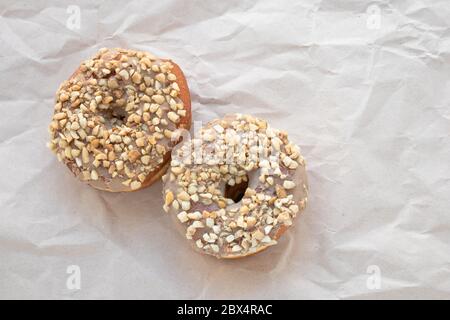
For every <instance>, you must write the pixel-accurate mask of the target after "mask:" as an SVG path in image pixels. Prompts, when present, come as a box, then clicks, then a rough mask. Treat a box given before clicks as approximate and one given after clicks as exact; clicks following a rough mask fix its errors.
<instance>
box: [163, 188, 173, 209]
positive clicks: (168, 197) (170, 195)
mask: <svg viewBox="0 0 450 320" xmlns="http://www.w3.org/2000/svg"><path fill="white" fill-rule="evenodd" d="M174 199H175V197H174V196H173V193H172V192H171V191H169V192H167V193H166V202H165V204H166V205H167V206H169V205H170V204H171V203H172V202H173V200H174Z"/></svg>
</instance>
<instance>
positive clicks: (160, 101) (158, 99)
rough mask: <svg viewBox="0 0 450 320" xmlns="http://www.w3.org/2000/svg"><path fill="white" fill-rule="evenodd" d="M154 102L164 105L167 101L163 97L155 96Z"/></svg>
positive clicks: (153, 97)
mask: <svg viewBox="0 0 450 320" xmlns="http://www.w3.org/2000/svg"><path fill="white" fill-rule="evenodd" d="M152 99H153V101H155V102H156V103H157V104H163V103H164V102H165V101H166V99H164V97H163V96H162V95H159V94H155V95H153V96H152Z"/></svg>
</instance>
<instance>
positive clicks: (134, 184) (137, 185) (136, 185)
mask: <svg viewBox="0 0 450 320" xmlns="http://www.w3.org/2000/svg"><path fill="white" fill-rule="evenodd" d="M141 186H142V183H141V182H140V181H133V182H131V184H130V187H131V190H137V189H139V188H140V187H141Z"/></svg>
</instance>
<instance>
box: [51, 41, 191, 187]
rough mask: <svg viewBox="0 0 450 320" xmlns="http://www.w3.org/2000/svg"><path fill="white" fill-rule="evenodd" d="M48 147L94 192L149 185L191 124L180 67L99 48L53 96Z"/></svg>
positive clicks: (130, 52)
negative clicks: (54, 100)
mask: <svg viewBox="0 0 450 320" xmlns="http://www.w3.org/2000/svg"><path fill="white" fill-rule="evenodd" d="M54 109H55V110H54V114H53V119H52V121H51V123H50V126H49V132H50V135H51V140H50V142H49V144H48V145H49V148H50V149H51V150H52V151H54V152H55V153H56V156H57V158H58V160H59V161H62V162H63V163H65V164H66V166H67V167H68V168H69V169H70V171H71V172H72V173H73V174H74V175H75V176H76V177H78V178H79V179H81V180H82V181H86V182H88V183H89V184H90V185H91V186H93V187H94V188H97V189H101V190H105V191H111V192H123V191H135V190H139V189H142V188H144V187H147V186H149V185H151V184H152V183H153V182H155V181H156V180H158V179H159V178H161V176H162V175H163V174H164V173H165V172H166V171H167V168H168V165H169V162H170V154H171V150H172V148H173V146H174V145H175V144H176V143H177V142H178V141H177V139H176V134H177V132H178V131H179V130H178V129H189V128H190V125H191V102H190V95H189V89H188V86H187V82H186V79H185V77H184V75H183V72H182V71H181V69H180V68H179V67H178V65H176V64H175V63H173V62H172V61H170V60H165V59H160V58H156V57H155V56H153V55H152V54H150V53H147V52H142V51H133V50H125V49H101V50H100V51H99V52H98V53H97V54H96V55H95V56H94V57H93V58H92V59H89V60H87V61H84V62H83V63H82V64H81V65H80V67H79V68H78V69H77V70H76V71H75V72H74V74H73V75H72V76H71V77H70V78H69V79H68V80H67V81H64V82H63V83H62V84H61V86H60V87H59V89H58V91H57V93H56V104H55V108H54Z"/></svg>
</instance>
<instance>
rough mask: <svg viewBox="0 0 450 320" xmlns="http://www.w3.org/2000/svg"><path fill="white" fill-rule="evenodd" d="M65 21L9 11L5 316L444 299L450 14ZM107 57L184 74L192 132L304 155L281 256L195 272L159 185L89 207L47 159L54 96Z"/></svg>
mask: <svg viewBox="0 0 450 320" xmlns="http://www.w3.org/2000/svg"><path fill="white" fill-rule="evenodd" d="M71 4H72V3H71V2H67V3H64V2H63V1H27V2H20V1H5V0H2V1H0V12H1V17H0V45H1V52H0V59H1V60H0V61H1V63H0V68H1V77H0V79H1V80H0V99H1V107H0V108H1V110H2V115H1V117H0V134H1V136H0V155H1V157H0V168H1V169H0V172H1V174H0V176H1V184H0V298H13V299H17V298H33V299H35V298H44V299H49V298H55V299H67V298H68V299H82V298H87V299H91V298H100V299H106V298H125V299H135V298H136V299H154V298H167V299H175V298H180V299H203V298H210V299H218V298H223V299H228V298H234V299H249V298H255V299H256V298H262V299H271V298H274V299H318V298H326V299H336V298H408V299H412V298H419V297H421V298H441V299H443V298H447V299H449V298H450V210H449V209H450V206H449V200H448V196H449V193H450V173H449V172H450V165H449V163H450V146H449V142H450V138H449V132H450V81H449V79H450V76H449V75H450V27H449V24H450V22H449V21H450V20H449V17H450V5H449V3H448V1H445V0H443V1H431V0H430V1H425V0H407V1H380V2H377V1H373V2H370V3H369V2H366V1H360V0H353V1H333V0H317V1H258V2H257V3H256V2H255V3H253V1H207V2H206V1H205V2H200V1H198V2H196V1H120V2H116V4H114V3H113V2H110V1H104V2H103V1H84V2H78V6H79V8H80V13H81V23H80V29H79V30H78V29H74V30H71V29H70V28H68V27H67V26H66V23H67V21H68V19H69V17H70V13H68V12H67V11H66V10H67V7H68V6H69V5H71ZM369 4H375V5H376V6H377V7H371V8H369ZM367 12H369V13H371V14H375V17H374V16H371V15H370V14H368V13H367ZM378 12H379V16H377V14H378ZM378 18H379V20H378ZM70 21H72V20H69V22H70ZM378 22H379V24H378ZM109 46H111V47H117V46H120V47H126V48H134V49H140V50H148V51H151V52H153V53H155V54H157V55H160V56H162V57H170V58H172V59H173V60H174V61H176V62H177V63H178V64H179V65H180V66H181V67H182V68H183V70H184V72H185V73H186V76H187V78H188V81H189V85H190V88H191V93H192V101H193V114H194V118H195V119H196V120H199V121H205V122H206V121H209V120H211V119H213V118H215V117H220V116H223V115H225V114H226V113H231V112H246V113H251V114H253V115H255V116H259V117H263V118H267V119H268V120H270V122H271V124H272V125H273V126H274V127H278V128H281V129H285V130H287V131H288V132H289V133H290V135H291V137H292V139H293V140H294V141H296V142H297V143H298V144H299V145H300V146H301V147H302V151H303V154H304V156H305V158H306V159H307V161H308V175H309V180H310V188H311V196H310V205H309V207H308V209H307V210H306V211H305V212H304V214H303V215H302V216H301V217H300V218H299V219H298V220H297V221H296V223H295V227H294V228H293V229H291V231H290V232H289V233H288V234H287V235H286V236H285V237H284V238H283V239H282V241H281V242H280V244H279V245H278V246H276V247H274V248H272V249H270V250H269V251H267V252H265V253H263V254H260V255H258V256H256V257H253V258H249V259H245V260H241V261H218V260H215V259H214V258H210V257H206V256H201V255H199V254H197V253H195V252H193V251H192V250H191V249H190V247H189V246H188V245H187V243H186V241H185V240H184V239H183V238H182V237H181V236H180V235H179V234H178V233H177V232H176V231H175V227H174V226H173V225H172V224H171V221H170V219H169V217H168V216H166V215H165V214H164V213H163V211H162V209H161V206H162V200H161V196H160V194H161V184H160V183H157V184H156V185H154V186H152V187H151V188H149V189H146V190H144V191H140V192H136V193H133V194H108V193H104V192H100V191H96V190H94V189H92V188H89V187H87V186H85V185H83V184H82V183H81V182H78V181H76V180H74V178H73V177H71V176H70V173H69V171H68V170H67V169H66V168H64V167H63V166H62V165H61V164H59V163H58V162H57V161H56V158H55V157H54V156H53V155H52V154H51V153H50V152H49V151H48V150H47V149H46V148H45V143H46V141H47V138H48V134H47V131H46V130H47V129H46V128H47V124H48V123H49V120H50V117H51V114H52V107H53V95H54V92H55V91H56V89H57V87H58V85H59V83H60V82H61V81H62V80H64V79H66V78H67V77H68V76H69V75H70V74H71V73H72V71H73V70H74V69H75V68H76V67H77V65H78V63H79V62H80V61H81V60H83V59H86V58H88V57H89V56H91V55H92V54H94V53H95V52H96V50H98V49H99V48H101V47H109ZM70 265H78V266H80V268H81V290H69V289H67V287H66V279H67V277H68V274H67V273H66V270H67V267H68V266H70ZM370 266H375V269H379V270H380V272H381V288H379V289H377V288H375V289H374V288H372V287H371V286H367V281H369V282H370V279H372V278H369V277H370V276H371V274H370V272H369V273H368V270H369V271H371V270H372V269H371V268H373V267H370ZM368 268H369V269H368Z"/></svg>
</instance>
